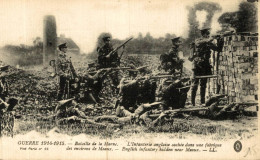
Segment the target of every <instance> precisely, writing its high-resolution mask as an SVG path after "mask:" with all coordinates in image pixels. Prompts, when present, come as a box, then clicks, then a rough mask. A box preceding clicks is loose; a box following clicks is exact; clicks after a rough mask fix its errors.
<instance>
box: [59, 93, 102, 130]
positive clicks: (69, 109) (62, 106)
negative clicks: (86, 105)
mask: <svg viewBox="0 0 260 160" xmlns="http://www.w3.org/2000/svg"><path fill="white" fill-rule="evenodd" d="M54 116H55V118H56V123H57V124H63V123H66V122H70V121H71V122H78V121H80V122H86V123H89V124H93V125H96V126H102V127H106V125H104V124H100V123H96V122H94V121H93V120H91V119H89V118H88V116H86V114H85V113H84V112H83V111H81V110H80V106H79V105H78V103H77V102H76V101H75V100H74V98H71V99H67V100H62V101H59V103H58V105H57V106H56V108H55V115H54Z"/></svg>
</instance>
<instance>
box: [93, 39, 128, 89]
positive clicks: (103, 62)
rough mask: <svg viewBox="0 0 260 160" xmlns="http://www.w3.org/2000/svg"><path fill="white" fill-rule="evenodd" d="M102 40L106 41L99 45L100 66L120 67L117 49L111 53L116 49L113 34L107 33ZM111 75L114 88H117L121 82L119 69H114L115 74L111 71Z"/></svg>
mask: <svg viewBox="0 0 260 160" xmlns="http://www.w3.org/2000/svg"><path fill="white" fill-rule="evenodd" d="M102 40H103V42H104V45H103V46H102V47H97V52H98V64H99V66H98V67H99V68H113V67H118V66H119V65H120V59H119V57H118V53H117V51H115V52H114V53H113V54H110V53H111V52H112V51H113V50H114V48H113V46H112V44H111V36H109V35H106V36H104V37H103V39H102ZM123 48H124V46H123ZM123 52H124V51H123ZM109 76H110V77H111V79H112V83H113V85H114V86H113V88H114V89H115V88H116V87H117V86H118V84H119V77H118V71H114V72H113V74H112V73H111V74H110V75H109ZM115 90H116V89H115Z"/></svg>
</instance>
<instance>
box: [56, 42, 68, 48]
mask: <svg viewBox="0 0 260 160" xmlns="http://www.w3.org/2000/svg"><path fill="white" fill-rule="evenodd" d="M58 47H59V49H61V48H68V46H67V43H62V44H60V45H58Z"/></svg>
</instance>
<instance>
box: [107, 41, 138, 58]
mask: <svg viewBox="0 0 260 160" xmlns="http://www.w3.org/2000/svg"><path fill="white" fill-rule="evenodd" d="M132 39H133V38H130V39H128V40H127V41H125V42H124V43H122V44H121V45H119V46H118V47H116V48H115V49H114V50H113V51H111V52H110V53H109V54H108V55H107V57H110V56H111V55H113V54H115V53H116V52H117V50H118V49H120V48H121V47H123V46H124V45H125V44H126V43H128V42H129V41H131V40H132ZM122 55H123V54H121V55H120V57H119V59H120V58H121V57H122Z"/></svg>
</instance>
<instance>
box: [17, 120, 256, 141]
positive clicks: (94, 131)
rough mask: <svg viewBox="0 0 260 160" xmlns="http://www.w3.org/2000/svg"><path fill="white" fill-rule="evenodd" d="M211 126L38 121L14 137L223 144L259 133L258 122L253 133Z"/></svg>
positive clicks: (28, 123) (24, 124)
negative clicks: (56, 134)
mask: <svg viewBox="0 0 260 160" xmlns="http://www.w3.org/2000/svg"><path fill="white" fill-rule="evenodd" d="M242 121H243V120H242ZM251 121H252V120H251ZM211 122H213V121H211V120H208V119H204V120H201V119H198V118H196V117H195V118H194V119H193V120H184V119H174V121H173V122H168V123H165V124H163V125H159V126H157V127H154V128H148V127H145V126H140V125H135V124H132V125H131V124H126V125H124V126H121V127H113V126H110V125H107V127H99V126H94V125H91V124H85V123H70V124H68V123H65V124H61V125H56V124H55V123H54V122H52V121H36V120H35V119H27V120H22V121H18V120H16V122H15V123H16V126H15V128H14V135H17V134H26V133H28V132H30V131H37V132H39V133H41V134H47V133H48V132H49V131H50V130H51V129H53V128H55V127H57V128H58V131H57V132H59V133H61V134H67V135H70V136H75V135H79V134H87V135H91V136H95V137H99V138H100V139H111V138H121V137H125V138H128V137H132V136H138V137H145V136H147V135H151V134H152V135H154V136H155V135H167V136H170V137H175V138H178V139H185V138H189V137H190V136H194V135H195V136H197V137H210V138H211V139H215V140H223V139H229V138H235V137H236V136H243V137H245V138H250V137H252V136H254V133H256V132H257V120H253V121H252V122H250V123H255V125H254V126H253V127H251V129H252V130H253V131H254V132H250V131H249V129H248V127H237V126H236V125H235V126H234V127H230V126H225V125H221V124H218V123H216V122H215V123H211ZM220 123H222V122H220ZM225 123H227V124H229V123H230V124H232V123H241V122H234V121H233V122H232V121H231V122H225ZM238 125H239V124H238ZM169 133H170V135H169Z"/></svg>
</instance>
